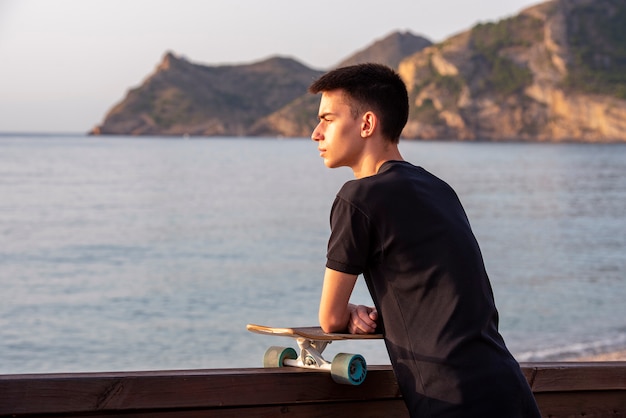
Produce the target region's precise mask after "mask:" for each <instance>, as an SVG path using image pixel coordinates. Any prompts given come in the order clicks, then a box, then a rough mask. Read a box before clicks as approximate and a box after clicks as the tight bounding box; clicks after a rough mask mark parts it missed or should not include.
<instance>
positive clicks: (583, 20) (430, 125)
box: [399, 0, 626, 142]
mask: <svg viewBox="0 0 626 418" xmlns="http://www.w3.org/2000/svg"><path fill="white" fill-rule="evenodd" d="M624 27H626V4H625V3H623V2H621V1H618V0H555V1H550V2H546V3H543V4H540V5H537V6H534V7H531V8H528V9H526V10H523V11H522V12H521V13H520V14H519V15H517V16H515V17H511V18H509V19H505V20H502V21H499V22H497V23H488V24H480V25H477V26H475V27H474V28H472V29H471V30H469V31H467V32H464V33H462V34H460V35H458V36H455V37H453V38H451V39H448V40H446V41H445V42H443V43H441V44H438V45H435V46H432V47H430V48H427V49H425V50H423V51H421V52H420V53H418V54H415V55H413V56H412V57H410V58H409V59H406V60H404V61H402V63H401V64H400V67H399V71H400V74H401V76H402V78H403V79H404V80H405V82H406V84H407V88H408V89H409V95H410V100H411V116H410V121H409V123H408V125H407V127H406V129H405V131H404V136H405V137H407V138H427V139H437V138H454V139H461V140H534V141H588V142H606V141H625V140H626V32H625V31H624V30H623V28H624Z"/></svg>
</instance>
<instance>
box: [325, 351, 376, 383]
mask: <svg viewBox="0 0 626 418" xmlns="http://www.w3.org/2000/svg"><path fill="white" fill-rule="evenodd" d="M366 374H367V364H366V363H365V359H364V358H363V356H361V355H360V354H347V353H339V354H337V355H336V356H335V358H334V359H333V361H332V363H331V364H330V375H331V377H332V378H333V380H334V381H335V382H337V383H341V384H343V385H354V386H356V385H360V384H361V383H363V381H364V380H365V375H366Z"/></svg>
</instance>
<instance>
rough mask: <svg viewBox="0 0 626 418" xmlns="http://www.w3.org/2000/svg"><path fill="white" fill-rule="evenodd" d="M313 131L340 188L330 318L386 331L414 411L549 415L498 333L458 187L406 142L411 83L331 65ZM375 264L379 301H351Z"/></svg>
mask: <svg viewBox="0 0 626 418" xmlns="http://www.w3.org/2000/svg"><path fill="white" fill-rule="evenodd" d="M309 91H310V92H311V93H313V94H317V93H322V96H321V102H320V107H319V115H318V116H319V124H318V125H317V127H316V128H315V130H314V131H313V134H312V139H313V140H314V141H316V142H317V144H318V149H319V151H320V156H321V157H322V158H323V159H324V164H325V165H326V166H327V167H329V168H335V167H341V166H347V167H350V168H352V170H353V172H354V176H355V177H356V180H352V181H349V182H347V183H346V184H345V185H344V186H343V187H342V188H341V190H340V191H339V193H338V194H337V197H336V199H335V202H334V204H333V207H332V210H331V229H332V232H331V235H330V239H329V243H328V254H327V263H326V272H325V275H324V285H323V289H322V297H321V302H320V310H319V320H320V324H321V326H322V328H323V329H324V330H325V331H327V332H341V331H347V332H351V333H372V332H381V333H383V334H384V336H385V344H386V346H387V350H388V352H389V356H390V358H391V363H392V366H393V369H394V372H395V374H396V377H397V379H398V383H399V385H400V389H401V391H402V394H403V397H404V400H405V402H406V404H407V407H408V409H409V411H410V414H411V416H412V417H420V418H426V417H481V418H488V417H497V418H512V417H540V414H539V412H538V409H537V406H536V404H535V400H534V398H533V395H532V393H531V391H530V389H529V387H528V384H527V382H526V379H525V378H524V376H523V375H522V373H521V370H520V368H519V365H518V364H517V362H516V361H515V359H514V358H513V357H512V356H511V354H510V353H509V351H508V350H507V348H506V346H505V344H504V341H503V339H502V337H501V336H500V334H499V332H498V314H497V311H496V307H495V304H494V300H493V294H492V290H491V285H490V283H489V279H488V277H487V273H486V272H485V267H484V264H483V260H482V256H481V253H480V250H479V247H478V243H477V242H476V239H475V237H474V235H473V233H472V230H471V228H470V224H469V221H468V220H467V217H466V215H465V212H464V210H463V207H462V206H461V203H460V202H459V200H458V198H457V196H456V194H455V192H454V191H453V190H452V188H451V187H450V186H448V185H447V184H446V183H445V182H443V181H442V180H440V179H438V178H437V177H435V176H433V175H432V174H430V173H428V172H427V171H426V170H424V169H423V168H421V167H417V166H413V165H411V164H409V163H408V162H405V161H403V159H402V156H401V155H400V152H399V150H398V141H399V138H400V133H401V132H402V129H403V128H404V125H405V124H406V121H407V118H408V97H407V91H406V87H405V85H404V83H403V82H402V80H401V79H400V77H399V76H398V75H397V74H396V73H395V72H394V71H393V70H391V69H389V68H387V67H385V66H382V65H377V64H362V65H356V66H350V67H344V68H339V69H336V70H334V71H331V72H329V73H327V74H325V75H324V76H322V77H321V78H320V79H319V80H317V81H316V82H314V83H313V84H312V85H311V87H310V88H309ZM359 274H363V276H364V278H365V281H366V283H367V286H368V289H369V291H370V293H371V295H372V299H373V301H374V304H375V307H366V306H354V305H352V304H350V303H349V300H350V294H351V293H352V290H353V288H354V284H355V282H356V279H357V276H358V275H359Z"/></svg>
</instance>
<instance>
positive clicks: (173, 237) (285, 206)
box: [0, 136, 626, 373]
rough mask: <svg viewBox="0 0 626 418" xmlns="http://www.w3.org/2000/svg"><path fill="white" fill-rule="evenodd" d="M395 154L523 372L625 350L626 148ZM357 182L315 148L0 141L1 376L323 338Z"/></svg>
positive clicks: (177, 365)
mask: <svg viewBox="0 0 626 418" xmlns="http://www.w3.org/2000/svg"><path fill="white" fill-rule="evenodd" d="M401 150H402V152H403V154H404V157H405V159H407V160H409V161H411V162H413V163H416V164H419V165H422V166H423V167H425V168H426V169H428V170H430V171H432V172H433V173H435V174H437V175H439V176H440V177H442V178H444V179H445V180H446V181H448V182H449V183H450V184H451V185H452V186H453V187H454V188H455V189H456V190H457V192H458V194H459V195H460V197H461V200H462V201H463V202H464V204H465V207H466V210H467V212H468V215H469V217H470V220H471V222H472V225H473V227H474V231H475V233H476V235H477V237H478V239H479V242H480V243H481V246H482V250H483V255H484V257H485V261H486V264H487V269H488V271H489V274H490V277H491V280H492V284H493V287H494V292H495V295H496V303H497V305H498V307H499V310H500V315H501V331H502V333H503V335H504V337H505V339H506V340H507V343H508V345H509V347H510V349H511V350H512V351H513V353H514V354H515V355H516V356H517V358H518V359H519V360H531V359H559V358H566V357H567V356H569V355H572V354H577V353H587V352H595V351H603V350H610V349H613V348H623V347H625V346H626V308H625V306H626V305H625V304H624V300H626V251H624V250H625V249H626V216H625V212H626V145H574V144H568V145H546V144H535V145H530V144H462V143H417V142H405V143H403V144H401ZM351 178H352V173H351V172H350V170H348V169H339V170H328V169H326V168H325V167H324V165H323V163H322V161H321V160H320V159H319V157H318V153H317V151H316V146H315V145H314V144H313V143H312V142H311V141H307V140H283V141H281V140H273V139H197V140H196V139H194V140H187V141H185V140H174V139H154V138H152V139H147V138H144V139H136V138H115V139H111V138H83V137H60V136H59V137H40V138H36V137H19V138H17V137H10V136H4V137H0V289H2V290H1V291H0V292H1V293H0V373H26V372H59V371H63V372H70V371H114V370H150V369H187V368H215V367H251V366H260V365H261V359H262V356H263V353H264V351H265V349H266V347H267V346H268V345H274V344H290V343H291V341H290V340H287V339H282V338H278V339H276V338H271V337H264V336H259V335H255V334H251V333H248V332H247V331H246V330H245V324H246V323H248V322H257V323H262V324H273V325H311V324H314V323H316V318H317V303H318V299H319V293H320V288H321V278H322V274H323V270H324V262H325V247H326V239H327V236H328V233H329V226H328V215H329V209H330V205H331V203H332V200H333V197H334V194H335V192H336V191H337V190H338V189H339V187H340V186H341V184H343V182H344V181H346V180H348V179H351ZM355 301H356V302H358V303H369V297H368V295H367V290H366V289H365V286H364V285H363V283H361V281H360V283H359V285H358V287H357V289H356V294H355ZM329 351H331V352H338V351H352V352H354V351H356V352H360V353H362V354H364V355H365V356H366V358H367V359H368V362H369V363H371V364H376V363H388V362H389V360H388V358H387V356H386V353H385V351H384V347H383V345H382V343H381V342H380V341H376V342H371V343H370V342H367V343H345V344H344V343H341V344H339V343H336V344H335V345H333V346H331V347H330V348H329Z"/></svg>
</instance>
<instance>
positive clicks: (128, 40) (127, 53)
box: [0, 0, 540, 133]
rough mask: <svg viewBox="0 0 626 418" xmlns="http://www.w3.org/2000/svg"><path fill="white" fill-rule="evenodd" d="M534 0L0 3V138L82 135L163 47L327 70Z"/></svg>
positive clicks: (435, 37)
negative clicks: (408, 37) (384, 45)
mask: <svg viewBox="0 0 626 418" xmlns="http://www.w3.org/2000/svg"><path fill="white" fill-rule="evenodd" d="M538 3H540V1H536V0H481V1H478V2H474V1H468V0H429V1H425V0H383V1H381V0H314V1H307V2H304V1H301V0H0V132H50V133H84V132H87V131H89V130H90V129H91V128H93V127H94V126H96V125H98V124H100V123H101V122H102V121H103V120H104V117H105V115H106V113H107V112H108V110H109V109H110V108H111V107H112V106H113V105H115V104H116V103H119V102H120V101H121V100H122V99H123V98H124V96H125V95H126V92H127V91H128V89H130V88H134V87H137V86H139V85H140V84H141V83H142V81H143V80H144V79H145V78H146V77H148V76H149V75H150V74H151V73H152V72H153V71H154V69H155V67H156V66H157V64H158V63H159V62H160V61H161V59H162V57H163V55H164V54H165V53H166V52H167V51H172V52H174V53H175V54H176V55H179V56H183V57H185V58H187V59H188V60H189V61H191V62H194V63H198V64H205V65H219V64H243V63H252V62H255V61H260V60H262V59H265V58H268V57H271V56H276V55H280V56H286V57H291V58H294V59H297V60H298V61H300V62H302V63H303V64H305V65H308V66H309V67H312V68H316V69H329V68H332V67H333V66H334V65H335V64H337V63H338V62H340V61H341V60H343V59H344V58H347V57H348V56H350V55H352V54H353V53H354V52H356V51H358V50H361V49H363V48H365V47H367V46H368V45H370V44H371V43H372V42H374V41H376V40H378V39H381V38H384V37H385V36H387V35H389V34H390V33H392V32H394V31H398V30H399V31H410V32H412V33H414V34H416V35H421V36H424V37H426V38H428V39H430V40H431V41H433V42H439V41H443V40H445V39H446V38H447V37H449V36H451V35H454V34H456V33H459V32H462V31H464V30H467V29H469V28H471V27H472V26H474V25H475V24H476V23H479V22H492V21H497V20H499V19H502V18H506V17H510V16H513V15H515V14H517V13H518V12H519V11H520V10H522V9H524V8H526V7H528V6H531V5H534V4H538Z"/></svg>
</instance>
